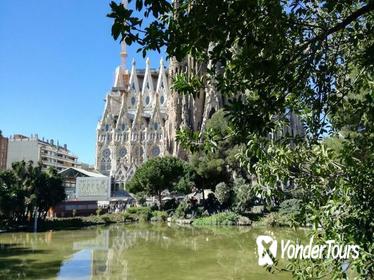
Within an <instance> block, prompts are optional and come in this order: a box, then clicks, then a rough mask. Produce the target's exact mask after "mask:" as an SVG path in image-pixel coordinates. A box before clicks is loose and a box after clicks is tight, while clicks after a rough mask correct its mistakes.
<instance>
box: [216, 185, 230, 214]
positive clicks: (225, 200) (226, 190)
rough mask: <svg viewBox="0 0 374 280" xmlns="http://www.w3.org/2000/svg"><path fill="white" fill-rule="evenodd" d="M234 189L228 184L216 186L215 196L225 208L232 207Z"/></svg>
mask: <svg viewBox="0 0 374 280" xmlns="http://www.w3.org/2000/svg"><path fill="white" fill-rule="evenodd" d="M232 194H233V192H232V189H231V187H230V186H228V185H227V184H226V183H224V182H221V183H219V184H218V185H217V186H216V191H215V192H214V195H215V196H216V198H217V200H218V202H219V203H220V204H221V205H222V206H223V207H224V208H227V207H230V200H232Z"/></svg>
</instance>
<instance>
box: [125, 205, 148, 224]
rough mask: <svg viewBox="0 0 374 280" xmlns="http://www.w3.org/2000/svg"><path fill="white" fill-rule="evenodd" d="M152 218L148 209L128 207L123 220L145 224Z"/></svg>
mask: <svg viewBox="0 0 374 280" xmlns="http://www.w3.org/2000/svg"><path fill="white" fill-rule="evenodd" d="M151 217H152V211H151V209H150V208H149V207H130V208H129V209H127V211H126V212H125V218H126V219H128V220H132V221H140V222H147V221H149V220H150V219H151Z"/></svg>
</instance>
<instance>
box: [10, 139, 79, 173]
mask: <svg viewBox="0 0 374 280" xmlns="http://www.w3.org/2000/svg"><path fill="white" fill-rule="evenodd" d="M22 160H24V161H32V162H33V163H34V164H35V165H36V164H38V163H39V162H40V163H41V164H42V166H43V169H45V170H46V169H47V168H48V167H54V168H56V169H57V170H58V171H61V170H64V169H66V168H69V167H77V164H78V157H77V156H75V155H74V154H72V153H71V152H70V151H69V150H68V148H67V145H63V146H60V145H59V143H58V142H55V141H54V140H44V138H43V139H40V138H39V137H38V135H37V134H35V135H31V137H27V136H24V135H20V134H15V135H13V136H11V137H10V138H9V142H8V156H7V164H6V166H7V168H10V167H11V166H12V163H13V162H17V161H22Z"/></svg>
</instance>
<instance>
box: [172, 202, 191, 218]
mask: <svg viewBox="0 0 374 280" xmlns="http://www.w3.org/2000/svg"><path fill="white" fill-rule="evenodd" d="M187 212H188V203H187V201H185V200H183V201H182V202H181V203H179V205H178V207H177V209H175V213H174V216H175V217H176V218H184V217H185V216H186V214H187Z"/></svg>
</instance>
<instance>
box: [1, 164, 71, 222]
mask: <svg viewBox="0 0 374 280" xmlns="http://www.w3.org/2000/svg"><path fill="white" fill-rule="evenodd" d="M64 199H65V189H64V187H63V185H62V179H61V177H60V176H59V175H58V173H57V171H56V170H54V169H49V170H48V171H47V172H43V171H42V167H41V166H40V165H38V166H34V165H33V163H32V162H28V163H26V162H24V161H21V162H16V163H14V164H13V165H12V168H11V169H10V170H6V171H1V172H0V218H1V219H2V220H3V221H6V222H8V223H10V224H15V223H18V224H24V223H26V222H27V221H28V220H30V218H31V217H33V214H34V211H36V210H37V211H38V213H39V217H41V218H45V217H46V215H47V211H48V210H49V208H51V207H54V206H56V205H57V204H58V203H59V202H61V201H62V200H64Z"/></svg>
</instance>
